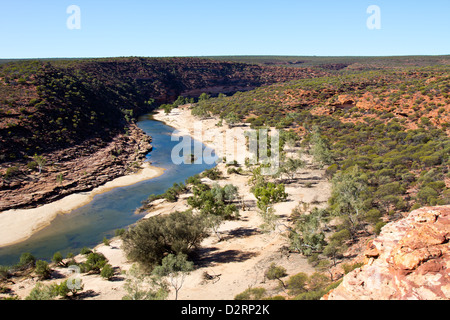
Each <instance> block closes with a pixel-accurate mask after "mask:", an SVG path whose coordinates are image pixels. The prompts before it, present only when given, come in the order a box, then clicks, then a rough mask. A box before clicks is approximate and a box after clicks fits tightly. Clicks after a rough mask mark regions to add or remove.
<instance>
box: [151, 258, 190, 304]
mask: <svg viewBox="0 0 450 320" xmlns="http://www.w3.org/2000/svg"><path fill="white" fill-rule="evenodd" d="M192 270H194V263H193V262H192V261H188V260H187V256H186V255H185V254H182V253H180V254H177V255H174V254H169V255H167V256H166V257H165V258H164V259H163V260H162V262H161V265H160V266H157V267H156V268H155V269H154V270H153V274H154V275H156V276H159V277H168V278H169V280H170V283H171V285H172V287H173V288H174V289H175V300H177V299H178V292H179V291H180V289H181V287H182V286H183V283H184V280H185V278H186V276H187V275H188V274H189V273H190V272H191V271H192Z"/></svg>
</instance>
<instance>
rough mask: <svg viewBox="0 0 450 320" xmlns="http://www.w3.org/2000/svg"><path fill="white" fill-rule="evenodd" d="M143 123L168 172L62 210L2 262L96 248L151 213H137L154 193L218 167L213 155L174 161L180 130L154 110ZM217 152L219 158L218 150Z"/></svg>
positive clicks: (1, 253)
mask: <svg viewBox="0 0 450 320" xmlns="http://www.w3.org/2000/svg"><path fill="white" fill-rule="evenodd" d="M137 125H138V127H139V128H141V129H142V130H143V131H144V132H145V133H146V134H147V135H149V136H151V137H152V146H153V149H152V151H151V152H150V153H149V154H148V155H147V156H146V158H147V161H148V162H151V164H152V166H155V167H158V168H164V169H165V171H164V173H163V174H162V175H160V176H158V177H155V178H153V179H150V180H146V181H141V182H138V183H136V184H133V185H129V186H125V187H119V188H114V189H112V190H110V191H108V192H105V193H102V194H98V195H96V196H95V197H94V198H93V200H92V201H91V202H89V203H88V204H86V205H84V206H82V207H80V208H78V209H75V210H73V211H72V212H70V213H68V214H60V215H58V216H57V217H56V218H55V219H54V220H53V221H52V222H51V224H50V225H49V226H47V227H45V228H43V229H42V230H40V231H38V232H36V233H34V234H32V235H31V237H29V238H28V239H26V240H24V241H21V242H19V243H16V244H13V245H9V246H5V247H2V248H0V265H12V264H15V263H17V262H18V259H19V257H20V255H21V254H22V253H24V252H29V253H31V254H33V255H34V256H35V257H36V258H37V259H42V260H50V259H51V257H52V255H53V254H54V253H55V252H57V251H60V252H61V253H62V254H63V255H66V254H67V253H70V252H72V253H74V254H77V253H78V252H79V251H80V249H81V248H83V247H93V246H95V245H97V244H98V243H100V242H101V241H102V239H103V238H104V237H106V238H111V237H112V236H114V233H115V230H117V229H121V228H126V227H127V226H130V225H132V224H134V223H135V222H137V221H138V220H140V219H142V218H143V217H144V215H145V213H142V214H137V213H135V211H136V209H137V208H139V207H140V206H141V202H142V201H143V200H145V199H146V198H147V197H148V196H149V195H151V194H161V193H164V192H165V191H166V190H167V189H168V188H170V187H171V186H172V185H173V184H174V183H180V182H184V181H185V180H186V179H187V178H189V177H191V176H193V175H195V174H198V173H200V172H202V171H204V170H207V169H210V168H212V167H213V166H214V161H211V159H203V160H204V161H203V162H202V164H195V163H193V164H184V163H182V164H179V165H176V164H173V163H172V161H171V152H172V149H173V147H174V146H176V145H177V144H178V143H179V142H178V141H172V140H176V139H172V138H171V137H172V133H173V131H174V130H175V129H174V128H172V127H170V126H168V125H166V124H164V123H162V122H160V121H156V120H154V119H153V118H152V116H151V114H149V115H145V116H142V117H140V118H139V120H138V122H137ZM203 148H205V146H203ZM205 154H206V153H205ZM211 157H215V155H214V152H212V154H211ZM211 163H213V164H211ZM5 232H7V231H6V230H5Z"/></svg>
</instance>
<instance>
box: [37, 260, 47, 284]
mask: <svg viewBox="0 0 450 320" xmlns="http://www.w3.org/2000/svg"><path fill="white" fill-rule="evenodd" d="M34 271H35V272H36V274H37V275H38V276H39V279H40V280H45V279H50V274H51V269H50V267H49V266H48V263H47V262H46V261H43V260H38V261H36V268H35V270H34Z"/></svg>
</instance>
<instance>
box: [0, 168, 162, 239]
mask: <svg viewBox="0 0 450 320" xmlns="http://www.w3.org/2000/svg"><path fill="white" fill-rule="evenodd" d="M164 170H165V169H163V168H157V167H154V166H152V165H150V164H149V163H148V162H145V163H144V164H143V165H142V169H141V170H140V171H138V172H136V173H133V174H130V175H126V176H122V177H119V178H116V179H114V180H112V181H109V182H107V183H105V184H104V185H102V186H99V187H97V188H95V189H93V190H92V191H89V192H83V193H75V194H71V195H69V196H67V197H64V198H62V199H60V200H57V201H54V202H52V203H49V204H45V205H42V206H40V207H37V208H33V209H18V210H8V211H4V212H1V213H0V227H1V232H0V247H4V246H7V245H11V244H14V243H18V242H20V241H23V240H26V239H28V238H29V237H30V236H31V235H32V234H33V233H35V232H37V231H39V230H41V229H43V228H45V227H46V226H48V225H49V224H50V223H51V222H52V221H53V219H55V217H56V216H57V215H58V214H66V213H69V212H71V211H73V210H75V209H77V208H80V207H82V206H84V205H86V204H88V203H89V202H90V201H92V199H93V198H94V196H96V195H98V194H101V193H104V192H107V191H109V190H111V189H114V188H119V187H125V186H129V185H132V184H135V183H138V182H141V181H145V180H149V179H152V178H155V177H158V176H160V175H162V174H163V173H164Z"/></svg>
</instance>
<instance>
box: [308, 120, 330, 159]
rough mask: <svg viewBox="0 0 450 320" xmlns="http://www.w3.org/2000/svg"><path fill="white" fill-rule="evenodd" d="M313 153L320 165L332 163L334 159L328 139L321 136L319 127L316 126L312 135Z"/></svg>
mask: <svg viewBox="0 0 450 320" xmlns="http://www.w3.org/2000/svg"><path fill="white" fill-rule="evenodd" d="M311 144H312V147H311V153H312V155H313V157H314V161H315V162H316V163H317V164H318V165H320V166H324V165H327V164H330V163H331V162H332V161H333V156H332V154H331V150H330V147H329V144H328V142H327V140H325V138H324V137H322V136H321V134H320V132H319V129H318V127H315V128H314V131H313V133H312V137H311Z"/></svg>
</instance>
